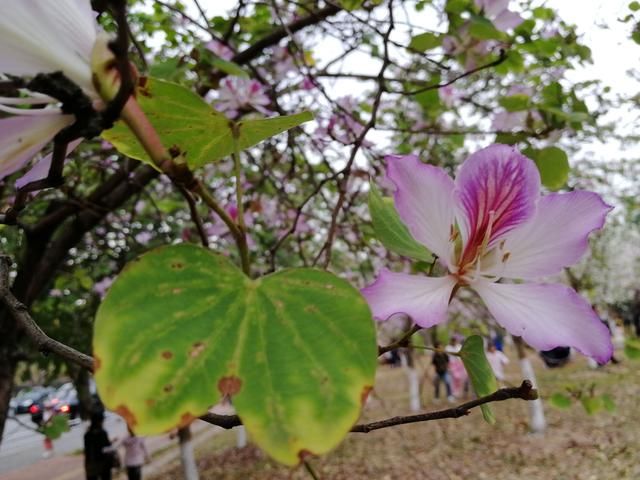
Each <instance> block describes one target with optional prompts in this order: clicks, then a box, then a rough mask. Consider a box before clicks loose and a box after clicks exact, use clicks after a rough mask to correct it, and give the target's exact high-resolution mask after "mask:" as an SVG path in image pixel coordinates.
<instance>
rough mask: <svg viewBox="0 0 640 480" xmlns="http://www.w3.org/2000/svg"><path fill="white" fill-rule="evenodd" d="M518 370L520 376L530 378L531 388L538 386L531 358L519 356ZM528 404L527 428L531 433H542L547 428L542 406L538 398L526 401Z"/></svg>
mask: <svg viewBox="0 0 640 480" xmlns="http://www.w3.org/2000/svg"><path fill="white" fill-rule="evenodd" d="M520 371H521V372H522V378H525V379H527V380H530V381H531V383H532V384H533V388H538V382H537V380H536V374H535V372H534V371H533V365H531V360H529V359H528V358H527V357H526V354H525V356H524V357H522V358H520ZM527 403H528V404H529V417H530V419H529V429H530V430H531V432H532V433H544V431H545V430H546V429H547V421H546V419H545V417H544V407H543V405H542V400H541V399H540V398H538V399H536V400H532V401H529V402H527Z"/></svg>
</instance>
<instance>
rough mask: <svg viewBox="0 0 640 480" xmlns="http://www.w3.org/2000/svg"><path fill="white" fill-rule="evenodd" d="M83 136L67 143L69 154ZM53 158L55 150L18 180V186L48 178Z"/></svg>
mask: <svg viewBox="0 0 640 480" xmlns="http://www.w3.org/2000/svg"><path fill="white" fill-rule="evenodd" d="M82 140H83V139H82V138H78V139H77V140H74V141H73V142H70V143H69V145H67V155H69V154H70V153H71V152H72V151H73V150H74V149H75V148H76V147H77V146H78V145H80V142H82ZM51 160H53V152H52V153H49V154H48V155H45V156H44V157H43V158H41V159H40V160H38V162H37V163H36V164H35V165H34V166H33V167H31V170H29V171H28V172H27V173H25V174H24V175H23V176H21V177H20V178H18V179H17V180H16V187H17V188H22V187H24V186H25V185H28V184H29V183H31V182H36V181H38V180H43V179H45V178H47V175H48V174H49V169H50V168H51Z"/></svg>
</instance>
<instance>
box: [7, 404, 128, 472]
mask: <svg viewBox="0 0 640 480" xmlns="http://www.w3.org/2000/svg"><path fill="white" fill-rule="evenodd" d="M71 425H72V426H71V429H70V431H68V432H66V433H64V434H63V435H62V436H61V437H60V438H59V439H57V440H55V441H54V442H53V454H54V455H56V456H58V455H64V454H69V453H73V452H80V451H82V448H83V436H84V432H85V431H86V424H83V423H80V422H79V421H71ZM33 426H34V424H33V423H32V422H31V418H30V416H29V415H28V414H26V415H18V421H16V420H13V419H9V420H8V421H7V424H6V425H5V430H4V436H3V440H2V443H1V444H0V480H2V476H3V474H4V473H7V472H10V471H12V470H16V469H19V468H23V467H25V466H27V465H32V464H34V463H36V462H37V461H38V460H40V459H42V457H43V453H44V437H43V436H42V435H41V434H39V433H37V432H35V431H33V430H31V429H30V428H29V427H33ZM104 426H105V429H106V430H107V432H108V433H109V437H110V438H114V437H119V438H122V437H124V436H125V435H126V432H127V427H126V424H125V422H124V420H123V419H122V418H120V417H119V416H118V415H115V414H113V413H110V412H107V414H106V418H105V422H104Z"/></svg>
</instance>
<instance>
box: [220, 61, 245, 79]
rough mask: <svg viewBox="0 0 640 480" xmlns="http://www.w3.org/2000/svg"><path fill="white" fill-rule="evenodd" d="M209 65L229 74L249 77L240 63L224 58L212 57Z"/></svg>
mask: <svg viewBox="0 0 640 480" xmlns="http://www.w3.org/2000/svg"><path fill="white" fill-rule="evenodd" d="M211 65H212V66H214V67H215V68H217V69H218V70H220V71H222V72H224V73H227V74H229V75H234V76H236V77H243V78H249V74H248V73H247V72H245V71H244V70H243V69H242V67H241V66H240V65H238V64H237V63H234V62H230V61H229V60H225V59H224V58H214V59H213V60H211Z"/></svg>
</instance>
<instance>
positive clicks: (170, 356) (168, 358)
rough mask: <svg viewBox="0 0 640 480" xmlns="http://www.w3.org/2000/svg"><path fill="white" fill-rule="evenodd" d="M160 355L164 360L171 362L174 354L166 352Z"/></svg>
mask: <svg viewBox="0 0 640 480" xmlns="http://www.w3.org/2000/svg"><path fill="white" fill-rule="evenodd" d="M160 355H162V358H164V359H165V360H171V359H172V358H173V353H172V352H170V351H169V350H165V351H164V352H162V353H161V354H160Z"/></svg>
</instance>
